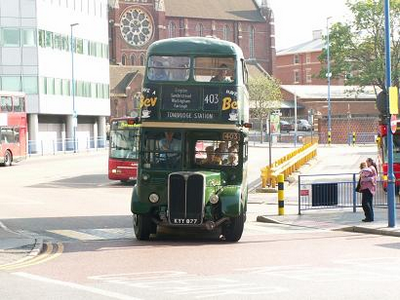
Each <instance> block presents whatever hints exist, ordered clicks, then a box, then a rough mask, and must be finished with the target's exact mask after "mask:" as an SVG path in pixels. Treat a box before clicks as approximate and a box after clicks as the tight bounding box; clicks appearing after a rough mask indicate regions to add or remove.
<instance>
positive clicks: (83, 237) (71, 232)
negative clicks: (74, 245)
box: [48, 230, 104, 241]
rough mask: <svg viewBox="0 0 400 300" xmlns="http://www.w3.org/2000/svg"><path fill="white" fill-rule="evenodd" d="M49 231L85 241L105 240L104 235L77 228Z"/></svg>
mask: <svg viewBox="0 0 400 300" xmlns="http://www.w3.org/2000/svg"><path fill="white" fill-rule="evenodd" d="M48 232H51V233H55V234H58V235H62V236H66V237H69V238H73V239H76V240H84V241H95V240H104V238H102V237H99V236H95V235H92V234H87V233H84V232H80V231H76V230H48Z"/></svg>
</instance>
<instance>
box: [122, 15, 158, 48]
mask: <svg viewBox="0 0 400 300" xmlns="http://www.w3.org/2000/svg"><path fill="white" fill-rule="evenodd" d="M120 28H121V34H122V36H123V38H124V39H125V41H126V42H127V43H129V44H130V45H132V46H143V45H144V44H146V43H147V42H148V41H149V40H150V38H151V35H152V33H153V24H152V22H151V18H150V16H149V15H148V14H147V13H145V12H144V11H143V10H141V9H139V8H132V9H129V10H127V11H126V12H125V13H124V14H123V15H122V17H121V22H120Z"/></svg>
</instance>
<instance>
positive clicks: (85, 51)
mask: <svg viewBox="0 0 400 300" xmlns="http://www.w3.org/2000/svg"><path fill="white" fill-rule="evenodd" d="M82 47H83V49H82V50H83V54H85V55H89V41H88V40H83V44H82Z"/></svg>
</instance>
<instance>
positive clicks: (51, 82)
mask: <svg viewBox="0 0 400 300" xmlns="http://www.w3.org/2000/svg"><path fill="white" fill-rule="evenodd" d="M46 83H47V94H48V95H54V94H55V87H54V78H47V80H46Z"/></svg>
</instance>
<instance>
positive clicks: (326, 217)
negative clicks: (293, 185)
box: [249, 191, 400, 237]
mask: <svg viewBox="0 0 400 300" xmlns="http://www.w3.org/2000/svg"><path fill="white" fill-rule="evenodd" d="M293 192H294V191H292V193H289V195H288V197H287V198H286V199H287V201H285V215H283V216H279V215H278V195H277V194H276V193H254V194H250V195H249V196H250V197H249V203H253V204H259V206H260V207H259V208H258V209H257V211H258V212H259V213H258V216H257V221H258V222H265V223H279V224H285V225H291V226H301V227H311V228H318V229H327V230H344V231H352V232H360V233H371V234H380V235H390V236H398V237H400V209H397V211H396V216H397V219H396V227H394V228H390V227H388V211H387V209H386V208H374V213H375V221H374V222H371V223H365V222H362V221H361V220H362V219H364V212H363V210H362V208H361V207H357V210H356V212H355V213H353V210H352V208H346V209H324V210H308V211H303V212H302V214H301V215H299V214H298V206H297V199H296V196H295V193H293Z"/></svg>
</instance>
